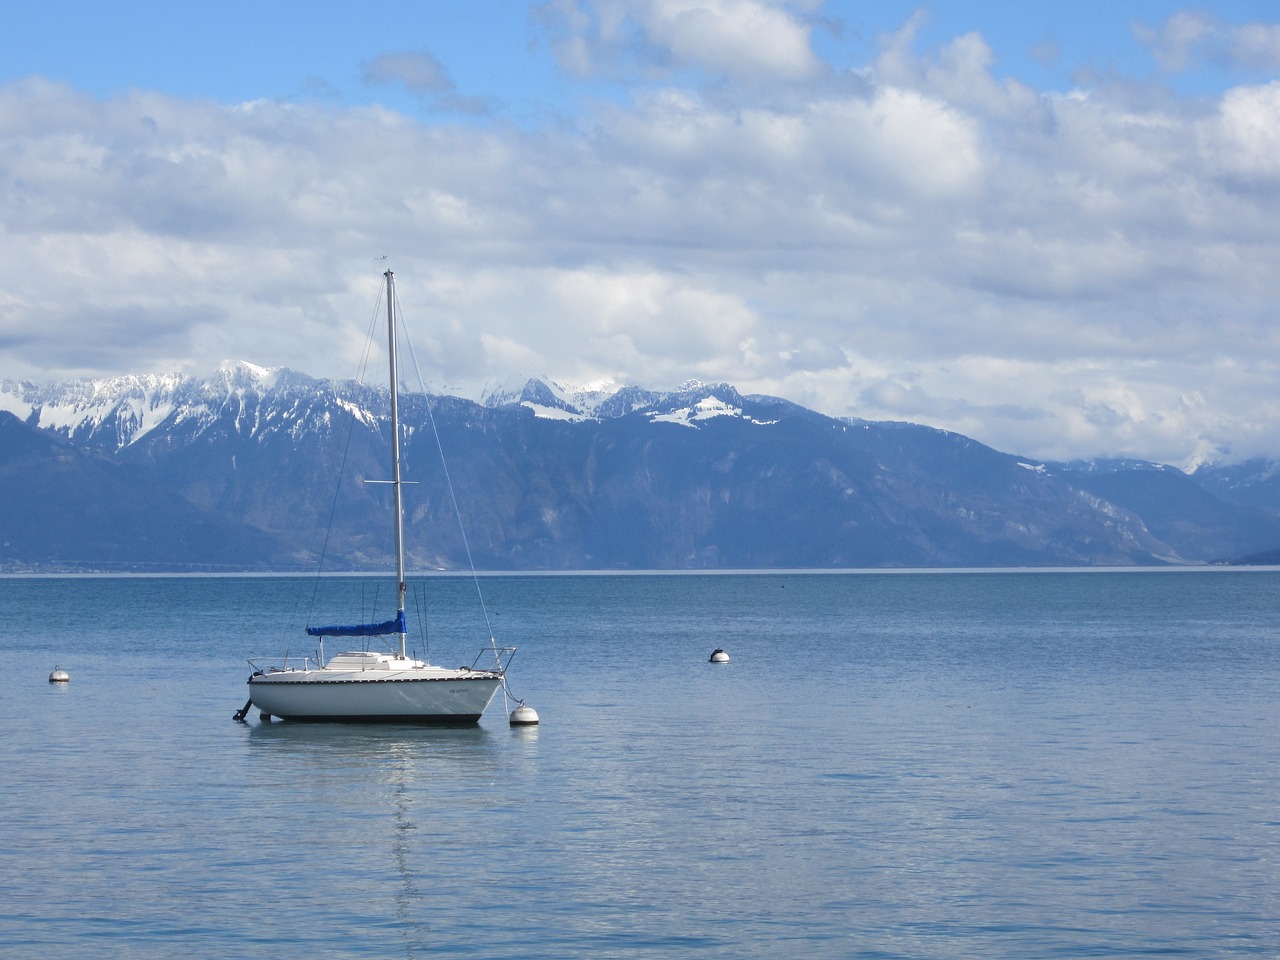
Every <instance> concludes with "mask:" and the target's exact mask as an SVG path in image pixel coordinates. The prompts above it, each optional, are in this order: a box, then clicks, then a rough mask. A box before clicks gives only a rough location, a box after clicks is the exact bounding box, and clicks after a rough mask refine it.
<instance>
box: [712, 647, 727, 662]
mask: <svg viewBox="0 0 1280 960" xmlns="http://www.w3.org/2000/svg"><path fill="white" fill-rule="evenodd" d="M708 662H710V663H728V662H729V655H728V654H727V653H725V652H724V651H723V650H721V649H720V648H719V647H716V648H715V649H714V650H712V651H711V659H710V661H708Z"/></svg>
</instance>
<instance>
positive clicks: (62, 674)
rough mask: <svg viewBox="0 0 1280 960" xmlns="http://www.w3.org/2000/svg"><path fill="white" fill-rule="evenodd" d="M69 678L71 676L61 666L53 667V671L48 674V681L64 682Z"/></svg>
mask: <svg viewBox="0 0 1280 960" xmlns="http://www.w3.org/2000/svg"><path fill="white" fill-rule="evenodd" d="M70 679H71V677H70V676H69V675H68V674H67V671H65V670H63V669H62V668H61V667H54V668H53V673H51V674H49V682H50V683H66V682H67V681H69V680H70Z"/></svg>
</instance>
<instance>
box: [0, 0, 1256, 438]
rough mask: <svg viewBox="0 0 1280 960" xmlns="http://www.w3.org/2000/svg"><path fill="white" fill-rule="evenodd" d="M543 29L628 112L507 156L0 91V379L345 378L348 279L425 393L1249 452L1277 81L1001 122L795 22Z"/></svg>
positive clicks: (297, 121) (966, 48)
mask: <svg viewBox="0 0 1280 960" xmlns="http://www.w3.org/2000/svg"><path fill="white" fill-rule="evenodd" d="M543 14H544V22H546V21H554V22H555V23H556V24H557V25H558V26H557V29H559V30H560V32H559V33H558V34H556V39H557V41H558V42H559V43H560V44H561V47H560V48H559V49H560V50H561V51H562V53H563V51H565V50H568V49H570V48H571V47H573V43H571V41H574V40H576V41H580V42H579V43H578V45H577V47H576V48H575V49H577V50H578V54H577V55H578V56H579V57H580V62H579V67H580V68H582V69H603V67H602V62H603V61H604V60H605V59H607V58H608V57H610V56H612V57H616V58H621V59H622V60H625V59H627V58H628V57H630V58H631V59H630V60H629V61H628V62H629V63H630V64H631V66H635V65H637V64H639V63H641V61H642V60H643V62H644V64H645V65H646V66H647V67H653V68H656V67H662V68H663V70H662V71H661V72H660V73H655V74H650V75H649V76H650V77H651V78H652V77H654V76H660V77H663V78H665V79H663V81H662V82H661V83H655V82H653V81H652V79H651V80H650V81H649V82H647V83H645V84H641V85H638V86H637V87H636V88H634V95H633V96H631V97H629V98H627V99H619V98H617V97H615V98H614V99H612V100H611V101H610V102H608V103H607V104H598V105H597V106H596V107H594V108H593V109H592V110H591V111H590V112H589V113H588V114H587V115H585V116H583V117H581V118H578V119H576V120H572V121H571V120H569V119H567V118H561V122H557V123H547V124H545V125H543V126H541V127H535V128H532V129H519V128H517V127H515V126H512V125H504V124H499V123H491V122H484V123H481V122H468V123H444V122H441V121H439V120H438V119H435V120H432V121H430V122H423V121H421V120H416V119H411V118H409V117H406V116H404V115H400V114H397V113H394V112H391V111H388V110H385V109H377V108H371V109H345V108H340V107H337V106H315V105H311V106H303V105H289V104H281V103H276V102H269V101H261V102H251V103H245V104H241V105H239V106H234V107H225V106H220V105H217V104H213V103H208V102H201V101H190V100H182V99H178V98H172V97H166V96H161V95H159V94H154V93H148V92H144V91H134V92H130V93H127V94H123V95H120V96H118V97H113V98H108V99H96V98H92V97H88V96H85V95H83V94H81V93H79V92H77V91H75V90H73V89H70V88H68V87H65V86H60V85H57V84H52V83H48V82H45V81H40V80H30V81H26V82H23V83H19V84H15V85H11V86H8V87H3V88H0V376H33V377H40V378H44V377H56V376H61V375H82V374H90V375H96V374H109V373H119V372H164V371H168V370H172V369H208V368H211V367H212V366H214V365H216V364H217V363H218V362H219V361H221V360H222V359H225V358H229V357H238V358H243V359H247V360H251V361H254V362H256V363H259V364H262V365H265V366H280V365H284V366H291V367H294V368H296V369H300V370H303V371H306V372H309V373H313V374H316V375H332V376H349V375H351V374H352V373H354V372H355V369H356V364H357V361H358V357H359V355H360V349H361V344H362V340H363V334H364V330H365V327H366V324H367V322H368V320H369V317H370V315H371V311H372V309H374V307H375V304H374V301H375V298H376V285H377V283H378V279H379V278H378V274H379V272H380V270H381V268H382V267H381V264H380V263H377V262H375V258H377V257H379V256H382V255H384V254H386V255H388V256H390V258H391V260H390V261H389V262H390V263H391V265H392V266H393V267H394V269H395V270H396V271H397V274H398V276H399V277H400V279H401V284H400V296H401V300H402V302H403V304H404V306H405V309H406V313H407V318H408V320H409V322H410V325H411V329H412V330H413V332H414V339H415V341H416V346H417V351H418V355H419V357H420V359H422V361H423V362H424V364H426V366H427V370H426V371H425V372H426V374H427V377H428V379H429V380H430V381H431V382H432V383H433V384H436V385H440V384H448V385H454V386H457V387H459V388H462V387H465V388H466V389H469V390H473V391H477V392H478V389H479V385H480V384H482V383H484V382H486V381H492V380H497V379H501V378H503V377H505V376H507V375H511V374H535V373H536V374H545V375H548V376H551V377H554V378H555V379H557V380H560V381H561V382H567V383H581V382H588V381H614V382H619V383H639V384H642V385H645V386H651V387H672V386H675V385H677V384H679V383H680V382H682V381H683V380H685V379H687V378H689V377H698V378H700V379H703V380H728V381H730V382H733V383H735V384H737V385H738V386H739V387H740V388H741V389H743V390H744V391H748V392H770V393H776V394H779V395H782V396H786V397H788V398H790V399H793V400H796V401H797V402H801V403H806V404H808V405H810V406H813V407H815V408H817V409H820V410H823V411H825V412H829V413H832V414H837V415H845V414H847V415H855V416H864V417H873V418H885V419H917V420H922V421H924V422H927V423H931V424H933V425H936V426H939V427H944V428H947V429H953V430H958V431H960V432H963V433H966V434H968V435H971V436H974V437H976V438H977V439H979V440H982V441H984V442H987V443H991V444H993V445H995V446H997V447H999V448H1001V449H1006V450H1010V451H1011V452H1017V453H1019V454H1023V455H1026V456H1032V457H1037V456H1038V457H1050V456H1053V457H1058V456H1073V455H1087V454H1130V455H1134V456H1143V457H1150V458H1155V459H1164V460H1167V461H1170V462H1179V463H1185V462H1190V461H1191V460H1194V459H1196V458H1200V457H1203V456H1204V455H1205V454H1206V451H1212V450H1218V451H1221V452H1223V453H1229V454H1230V455H1233V456H1243V455H1247V454H1250V453H1263V452H1270V453H1272V454H1274V453H1276V452H1277V451H1280V409H1277V401H1275V400H1274V399H1273V395H1274V382H1275V378H1274V374H1275V372H1276V369H1277V366H1280V342H1277V337H1276V335H1275V334H1274V332H1273V331H1274V330H1275V329H1276V324H1275V319H1276V317H1275V308H1274V304H1275V303H1277V302H1280V274H1277V272H1276V271H1275V268H1274V265H1275V263H1276V262H1278V257H1280V215H1278V214H1280V209H1278V207H1280V176H1277V174H1278V173H1280V165H1278V161H1277V160H1276V158H1277V157H1280V142H1278V140H1277V134H1276V131H1277V130H1280V86H1278V85H1277V84H1257V85H1248V86H1245V85H1241V86H1237V87H1235V88H1233V89H1231V90H1229V91H1227V92H1226V93H1225V94H1224V95H1222V96H1220V97H1218V98H1217V99H1216V100H1210V99H1208V98H1202V99H1196V100H1191V99H1187V100H1178V99H1176V98H1174V97H1172V96H1171V95H1169V94H1167V93H1166V94H1164V95H1163V96H1151V97H1145V98H1144V97H1138V96H1133V95H1132V94H1131V92H1130V93H1127V94H1126V95H1124V96H1123V97H1122V96H1121V95H1119V94H1118V93H1116V92H1115V91H1114V90H1113V89H1111V88H1108V87H1105V86H1098V87H1095V88H1090V89H1082V90H1074V91H1065V92H1063V91H1059V92H1037V91H1033V90H1032V89H1030V88H1029V87H1027V86H1026V85H1024V84H1020V83H1018V82H1016V81H1011V80H1008V79H997V78H996V77H995V76H994V75H993V72H992V71H993V65H992V63H993V61H992V51H991V49H990V48H989V46H988V44H987V41H986V40H985V39H984V38H983V37H981V36H980V35H978V34H968V35H965V36H961V37H958V38H955V39H954V40H951V41H948V42H946V43H944V44H942V45H941V46H939V47H938V48H937V49H934V50H927V51H923V52H921V53H918V54H917V53H915V52H913V47H914V46H915V45H916V43H917V42H918V33H917V26H918V24H917V22H915V21H913V22H912V23H909V24H908V25H907V26H906V27H904V29H903V30H902V31H900V32H899V33H898V34H895V35H893V36H891V37H887V38H885V41H884V47H883V49H882V55H881V56H880V57H879V58H878V59H876V60H875V61H874V62H873V63H871V64H869V65H868V66H866V67H865V68H863V69H860V70H859V71H856V72H846V73H844V74H840V73H839V72H838V71H836V70H834V69H831V68H828V67H826V66H824V65H823V64H821V63H819V62H818V61H817V60H816V59H815V54H814V52H813V48H812V47H811V46H810V45H809V37H808V33H807V31H808V24H809V22H810V20H809V18H808V13H807V8H806V7H804V6H802V5H797V4H791V5H784V4H770V3H764V2H747V0H743V2H738V3H732V2H728V0H725V2H720V3H700V4H694V3H677V2H675V0H670V2H654V3H647V4H640V3H631V2H626V0H607V2H602V3H599V4H595V5H590V4H587V3H580V2H577V3H555V4H549V5H547V6H546V7H544V8H543ZM695 27H696V29H695ZM1193 28H1194V24H1183V25H1182V27H1180V28H1179V29H1181V30H1182V33H1180V34H1179V33H1177V31H1175V30H1174V29H1173V28H1172V27H1171V28H1170V29H1169V30H1167V31H1166V38H1165V40H1164V41H1163V42H1164V43H1165V44H1166V46H1167V47H1168V48H1169V49H1170V50H1173V49H1175V48H1176V47H1177V45H1178V44H1179V43H1181V44H1183V46H1184V47H1188V45H1191V46H1194V44H1195V43H1200V42H1202V40H1198V39H1196V37H1198V36H1200V35H1199V34H1196V32H1195V29H1193ZM1214 29H1218V28H1217V27H1214ZM1241 36H1243V35H1241ZM1179 38H1181V39H1179ZM1264 39H1265V38H1264ZM765 40H767V41H768V42H767V43H765ZM1259 43H1262V46H1264V47H1265V43H1263V42H1262V41H1259ZM1189 48H1190V47H1188V49H1189ZM641 54H643V57H641ZM373 62H379V61H373ZM381 63H382V66H383V68H384V70H383V73H382V74H381V75H382V76H383V77H384V78H385V79H389V80H394V81H395V82H397V83H401V84H404V85H409V86H412V85H416V86H417V87H418V88H419V89H420V90H422V91H424V93H425V94H427V95H430V96H436V95H437V93H439V94H440V95H449V94H451V92H452V91H451V87H450V86H449V85H448V79H447V74H445V73H444V71H443V68H441V69H440V70H439V71H438V72H434V73H433V71H432V69H430V68H431V62H430V60H429V59H428V60H422V59H411V60H406V61H396V62H395V63H392V62H391V61H381ZM437 66H438V65H437ZM691 67H692V68H696V69H695V71H694V73H695V74H697V75H699V76H703V77H706V76H713V79H714V82H713V83H706V84H702V83H699V82H695V81H694V80H691V79H689V77H690V74H688V73H686V72H682V70H684V69H687V68H691ZM419 68H421V69H423V70H424V71H425V72H421V73H415V71H416V70H418V69H419ZM676 78H680V79H679V81H677V79H676ZM765 78H773V80H774V81H776V82H775V83H772V84H768V85H767V86H769V87H770V88H771V89H768V90H764V89H763V88H762V87H761V86H760V83H761V81H762V80H763V79H765ZM784 88H785V91H786V92H785V95H782V94H781V93H779V91H780V90H783V89H784Z"/></svg>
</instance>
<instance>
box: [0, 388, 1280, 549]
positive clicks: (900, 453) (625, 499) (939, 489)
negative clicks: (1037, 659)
mask: <svg viewBox="0 0 1280 960" xmlns="http://www.w3.org/2000/svg"><path fill="white" fill-rule="evenodd" d="M428 404H429V405H430V413H429V412H428ZM387 406H388V400H387V395H386V392H385V391H383V390H378V389H376V388H372V387H368V386H363V385H359V384H356V383H354V382H350V381H345V382H336V381H330V380H316V379H312V378H310V377H306V376H304V375H302V374H298V373H293V372H290V371H287V370H264V369H262V368H258V367H254V366H252V365H249V364H227V365H225V366H224V367H223V369H222V370H221V371H219V373H218V374H217V375H216V376H215V377H212V378H210V379H208V380H196V379H190V378H183V377H176V376H174V377H122V378H115V379H112V380H104V381H74V382H69V383H65V384H31V383H20V382H12V381H10V382H5V383H3V384H0V409H7V410H10V411H12V412H13V414H15V415H16V417H15V416H5V415H0V476H3V478H4V480H5V490H6V493H9V492H10V491H12V495H10V496H7V497H6V498H5V504H4V506H3V508H0V542H3V544H4V547H3V552H0V564H3V565H5V566H6V567H7V568H9V569H15V568H24V567H29V566H37V567H41V568H59V567H66V568H77V569H78V568H106V569H110V568H116V567H119V566H121V565H146V564H152V565H154V566H155V567H156V568H167V567H170V566H171V567H175V568H179V567H184V566H187V565H190V566H194V567H200V566H202V565H208V566H215V565H216V566H218V567H233V568H245V569H305V568H310V567H313V566H314V564H315V563H316V562H317V559H318V557H319V554H320V553H321V552H322V551H323V552H324V554H325V566H326V568H327V569H361V568H366V567H370V566H378V565H382V564H385V563H386V560H387V557H388V555H389V552H390V543H389V540H390V533H389V526H388V522H387V515H388V510H387V503H386V498H387V496H388V493H387V488H386V487H385V486H383V485H376V484H363V483H361V482H359V481H360V479H361V478H364V479H382V478H384V477H385V475H386V469H387V468H386V465H385V459H386V455H385V452H384V451H385V448H386V439H387V429H388V427H387V421H386V417H387ZM401 413H402V419H403V423H404V426H405V439H404V462H405V468H406V478H407V479H410V480H413V481H415V483H414V484H413V485H412V486H408V487H406V488H405V490H406V514H407V517H406V520H407V526H408V534H407V541H408V552H409V555H410V558H411V562H412V564H413V565H415V566H418V567H426V568H448V569H453V568H461V567H465V565H466V550H465V547H464V544H463V541H462V536H461V533H460V532H459V523H458V518H457V517H456V516H455V513H454V506H453V502H452V500H451V497H450V491H449V486H448V484H447V483H446V480H445V476H444V474H443V472H442V470H441V468H440V463H439V456H438V452H437V444H436V439H435V435H434V434H433V432H432V421H433V420H434V424H435V426H436V428H437V429H438V431H439V435H440V444H441V445H442V446H443V448H444V450H445V452H446V455H447V457H448V468H449V476H450V477H451V478H452V481H453V489H454V491H455V493H456V496H457V500H458V509H459V512H460V514H461V519H462V525H463V528H465V530H466V535H467V538H468V541H469V544H470V547H471V551H472V554H473V555H474V557H475V561H476V564H477V565H478V566H479V567H481V568H483V569H496V570H508V569H512V570H514V569H520V570H525V569H546V570H565V569H717V568H720V569H723V568H775V567H781V568H802V567H814V568H826V567H885V566H899V567H906V566H926V567H927V566H1007V565H1017V566H1022V565H1117V564H1119V565H1128V564H1166V563H1204V562H1213V561H1217V560H1220V559H1223V558H1234V557H1239V556H1243V555H1246V554H1250V553H1257V552H1260V551H1263V550H1267V549H1271V548H1273V547H1276V546H1277V545H1280V514H1277V513H1276V512H1275V511H1269V510H1267V509H1265V508H1263V507H1262V506H1261V505H1260V504H1258V503H1248V502H1242V501H1241V500H1240V499H1238V498H1236V497H1234V496H1231V495H1229V494H1230V491H1231V490H1234V489H1236V488H1235V487H1233V486H1232V484H1231V483H1230V482H1227V481H1224V480H1220V479H1212V478H1210V477H1208V476H1206V477H1188V476H1186V475H1185V474H1182V473H1181V472H1179V471H1177V470H1174V469H1173V468H1169V467H1160V466H1158V465H1155V464H1143V463H1135V462H1131V461H1123V462H1104V463H1091V464H1042V463H1036V462H1033V461H1029V460H1026V459H1024V458H1019V457H1016V456H1012V455H1009V454H1005V453H1000V452H998V451H995V450H992V449H991V448H989V447H986V446H983V445H982V444H980V443H977V442H975V441H973V440H970V439H968V438H966V437H962V436H959V435H957V434H951V433H946V432H943V431H939V430H935V429H932V428H929V427H923V426H917V425H912V424H897V423H873V422H866V421H841V420H836V419H833V418H830V417H826V416H823V415H821V414H818V413H815V412H813V411H811V410H807V409H805V408H803V407H800V406H797V405H796V404H793V403H790V402H788V401H785V400H780V399H778V398H774V397H764V396H742V395H740V394H739V393H738V392H737V391H736V390H735V389H734V388H732V387H731V386H728V385H725V384H714V385H707V384H697V383H691V384H689V385H687V387H686V388H684V389H681V390H677V391H672V392H665V393H664V392H655V391H648V390H644V389H641V388H638V387H627V388H624V389H622V390H618V391H612V392H609V391H592V392H586V391H584V392H579V393H576V394H575V393H572V392H566V391H564V390H561V389H559V388H558V387H556V386H555V385H553V384H548V383H546V382H543V381H529V382H527V383H524V384H515V385H508V386H505V387H503V388H500V389H495V390H494V391H492V392H491V393H490V395H489V396H488V397H487V399H486V402H485V403H484V404H480V403H475V402H472V401H469V400H463V399H459V398H456V397H432V398H428V397H425V396H422V395H407V396H402V409H401ZM342 477H345V479H341V480H340V478H342ZM1215 484H1217V488H1216V489H1215ZM331 518H332V523H330V519H331Z"/></svg>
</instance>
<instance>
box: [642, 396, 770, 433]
mask: <svg viewBox="0 0 1280 960" xmlns="http://www.w3.org/2000/svg"><path fill="white" fill-rule="evenodd" d="M647 416H648V417H649V419H650V422H652V423H678V424H681V425H683V426H686V427H694V428H695V429H696V428H697V421H701V420H711V419H713V418H715V417H734V418H736V419H738V420H745V421H746V422H747V423H754V424H758V425H760V426H767V425H768V424H771V423H776V422H777V421H776V420H755V419H752V418H751V417H749V416H747V415H746V414H744V413H743V412H742V408H741V407H736V406H733V405H732V404H728V403H725V402H724V401H723V400H721V399H720V398H719V397H715V396H709V397H703V398H702V399H701V400H699V401H698V402H697V403H695V404H693V405H691V406H688V407H681V408H680V409H678V410H671V411H669V412H667V413H658V412H656V411H655V412H653V413H649V414H647Z"/></svg>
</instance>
